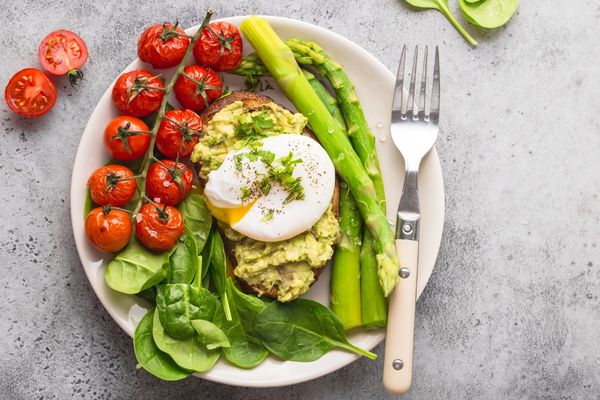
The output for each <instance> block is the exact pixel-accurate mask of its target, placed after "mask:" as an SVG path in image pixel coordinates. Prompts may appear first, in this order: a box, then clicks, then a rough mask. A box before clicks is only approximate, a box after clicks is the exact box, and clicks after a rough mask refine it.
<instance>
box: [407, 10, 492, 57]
mask: <svg viewBox="0 0 600 400" xmlns="http://www.w3.org/2000/svg"><path fill="white" fill-rule="evenodd" d="M405 1H406V2H407V3H408V4H410V5H411V6H413V7H417V8H423V9H432V10H438V11H439V12H441V13H442V14H444V16H445V17H446V18H447V19H448V21H450V23H451V24H452V26H454V28H455V29H456V30H457V31H458V32H459V33H460V34H461V35H462V36H463V37H464V38H465V39H466V40H467V42H469V44H471V46H473V47H475V46H477V41H476V40H475V39H473V37H472V36H471V35H469V33H468V32H467V31H466V30H465V28H463V27H462V25H461V24H460V23H459V22H458V21H457V20H456V18H455V17H454V15H452V11H450V7H448V0H405ZM488 1H489V0H488Z"/></svg>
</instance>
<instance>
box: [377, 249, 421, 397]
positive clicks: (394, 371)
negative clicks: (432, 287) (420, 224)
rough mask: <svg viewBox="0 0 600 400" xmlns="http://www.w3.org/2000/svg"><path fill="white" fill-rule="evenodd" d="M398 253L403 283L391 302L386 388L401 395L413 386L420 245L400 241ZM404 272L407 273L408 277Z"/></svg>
mask: <svg viewBox="0 0 600 400" xmlns="http://www.w3.org/2000/svg"><path fill="white" fill-rule="evenodd" d="M396 251H397V253H398V256H399V257H400V270H401V274H400V282H399V283H398V286H397V287H396V289H394V291H393V292H392V294H391V295H390V300H389V311H388V324H387V335H386V339H385V356H384V360H383V362H384V364H383V386H384V387H385V389H386V390H387V391H388V392H390V393H392V394H395V395H402V394H404V393H406V392H407V391H408V389H410V385H411V384H412V364H413V339H414V330H415V304H416V301H417V261H418V258H419V242H418V241H417V240H405V239H397V240H396ZM405 269H407V270H408V276H406V270H405ZM402 276H405V277H404V278H403V277H402Z"/></svg>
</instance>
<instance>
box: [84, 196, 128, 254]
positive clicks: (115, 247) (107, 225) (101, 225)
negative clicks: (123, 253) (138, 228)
mask: <svg viewBox="0 0 600 400" xmlns="http://www.w3.org/2000/svg"><path fill="white" fill-rule="evenodd" d="M131 231H132V228H131V218H130V217H129V214H128V213H127V212H125V211H123V210H115V209H111V208H110V207H108V206H107V207H97V208H94V209H93V210H92V211H90V213H89V214H88V215H87V217H86V218H85V236H87V238H88V240H89V241H90V243H91V244H92V246H94V247H95V248H96V249H98V250H100V251H103V252H105V253H114V252H116V251H119V250H121V249H122V248H123V247H125V246H127V243H128V242H129V238H130V237H131Z"/></svg>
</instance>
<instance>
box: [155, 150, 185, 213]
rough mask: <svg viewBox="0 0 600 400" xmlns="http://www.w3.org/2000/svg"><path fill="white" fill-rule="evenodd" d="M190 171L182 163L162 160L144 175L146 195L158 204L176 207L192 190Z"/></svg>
mask: <svg viewBox="0 0 600 400" xmlns="http://www.w3.org/2000/svg"><path fill="white" fill-rule="evenodd" d="M193 178H194V177H193V175H192V171H191V170H190V169H189V167H188V166H187V165H185V164H183V163H177V167H175V161H171V160H162V161H160V162H155V163H152V164H151V165H150V168H148V174H147V175H146V195H147V196H148V197H149V198H151V199H152V200H154V201H155V202H157V203H160V204H166V205H168V206H176V205H177V204H179V203H180V202H181V201H182V200H183V199H185V196H187V194H188V193H189V192H190V189H191V188H192V180H193Z"/></svg>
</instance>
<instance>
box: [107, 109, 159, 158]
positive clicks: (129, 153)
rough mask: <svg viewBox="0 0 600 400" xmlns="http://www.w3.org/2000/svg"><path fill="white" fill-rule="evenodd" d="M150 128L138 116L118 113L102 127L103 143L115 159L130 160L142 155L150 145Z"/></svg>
mask: <svg viewBox="0 0 600 400" xmlns="http://www.w3.org/2000/svg"><path fill="white" fill-rule="evenodd" d="M151 139H152V136H151V135H150V129H149V128H148V125H146V124H145V123H144V121H142V120H141V119H139V118H136V117H132V116H129V115H120V116H118V117H116V118H113V119H112V120H111V121H110V122H109V123H108V125H106V128H105V129H104V144H105V145H106V148H107V150H108V152H109V153H110V155H111V156H112V157H114V158H116V159H117V160H121V161H132V160H137V159H138V158H140V157H142V156H144V154H146V151H148V146H150V140H151Z"/></svg>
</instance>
